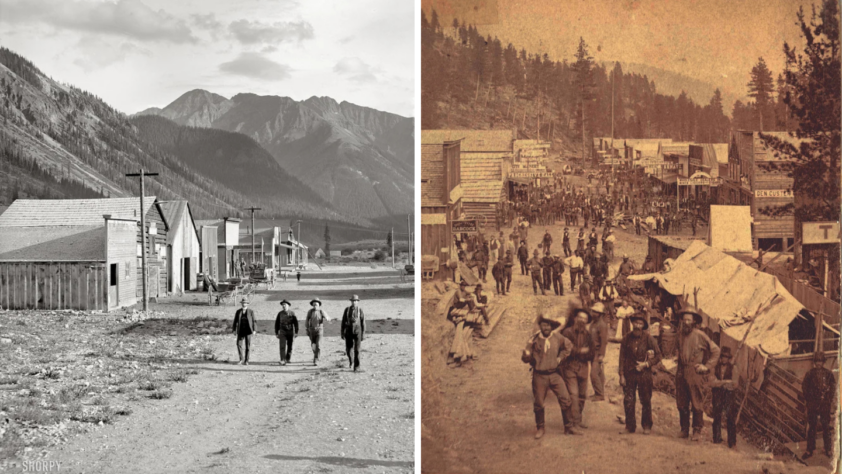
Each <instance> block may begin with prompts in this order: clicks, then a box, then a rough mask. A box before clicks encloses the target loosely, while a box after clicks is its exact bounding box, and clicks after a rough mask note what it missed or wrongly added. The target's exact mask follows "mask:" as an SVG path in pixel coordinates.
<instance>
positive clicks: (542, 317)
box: [538, 314, 561, 330]
mask: <svg viewBox="0 0 842 474" xmlns="http://www.w3.org/2000/svg"><path fill="white" fill-rule="evenodd" d="M544 322H546V323H550V327H552V328H553V329H554V330H555V329H558V328H559V327H561V321H558V320H555V319H552V318H548V317H547V316H546V315H544V314H540V315H538V327H539V328H540V327H541V323H544Z"/></svg>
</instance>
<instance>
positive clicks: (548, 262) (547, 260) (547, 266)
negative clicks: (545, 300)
mask: <svg viewBox="0 0 842 474" xmlns="http://www.w3.org/2000/svg"><path fill="white" fill-rule="evenodd" d="M554 263H555V260H554V259H553V257H552V256H551V255H550V252H549V251H547V252H546V253H545V254H544V258H543V259H542V260H541V264H542V265H543V267H544V289H545V290H547V291H550V289H551V288H552V286H553V264H554Z"/></svg>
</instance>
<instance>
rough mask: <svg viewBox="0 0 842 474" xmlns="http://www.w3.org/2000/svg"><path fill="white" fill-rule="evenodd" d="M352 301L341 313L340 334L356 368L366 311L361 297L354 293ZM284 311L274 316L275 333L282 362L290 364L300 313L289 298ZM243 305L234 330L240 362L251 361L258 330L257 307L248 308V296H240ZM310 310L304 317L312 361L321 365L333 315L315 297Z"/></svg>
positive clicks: (349, 364) (285, 302)
mask: <svg viewBox="0 0 842 474" xmlns="http://www.w3.org/2000/svg"><path fill="white" fill-rule="evenodd" d="M350 301H351V305H350V306H348V307H346V308H345V310H344V311H343V313H342V325H341V327H340V332H339V335H340V337H341V338H342V339H343V340H344V341H345V354H346V355H347V356H348V366H349V367H352V368H353V369H354V372H356V371H357V370H359V368H360V346H361V345H362V342H363V339H364V337H365V312H364V311H363V309H362V308H361V307H360V305H359V302H360V298H359V296H357V295H353V296H351V300H350ZM280 304H281V311H279V312H278V314H277V315H276V317H275V336H276V337H277V338H278V341H279V356H280V362H279V363H278V364H279V365H282V366H283V365H287V364H289V363H290V362H291V361H292V343H293V341H294V340H295V338H296V337H298V317H297V316H296V314H295V311H292V310H291V309H290V307H291V306H292V303H290V302H289V301H288V300H286V299H282V300H281V303H280ZM240 305H241V308H240V309H238V310H237V312H236V313H235V314H234V323H233V325H232V328H231V331H232V332H233V333H234V334H235V335H236V336H237V353H238V355H239V358H240V361H239V362H238V365H249V352H250V351H251V339H252V337H251V336H252V335H253V334H255V333H257V326H256V323H255V316H254V310H252V309H251V308H249V301H248V299H247V298H243V299H242V300H240ZM310 306H311V308H310V310H309V311H307V317H306V319H305V320H304V329H305V331H306V333H307V336H308V338H309V339H310V348H311V349H312V351H313V365H318V363H319V356H320V355H321V342H322V339H323V337H324V324H325V322H327V321H330V320H331V318H330V317H329V316H328V314H327V313H326V312H325V311H324V310H323V309H322V301H321V300H320V299H319V298H313V300H312V301H310Z"/></svg>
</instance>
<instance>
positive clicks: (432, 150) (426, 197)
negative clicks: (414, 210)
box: [421, 145, 447, 206]
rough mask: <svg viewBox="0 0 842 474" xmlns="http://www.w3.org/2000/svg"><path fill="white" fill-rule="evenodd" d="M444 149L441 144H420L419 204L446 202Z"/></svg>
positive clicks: (441, 203) (440, 203) (427, 204)
mask: <svg viewBox="0 0 842 474" xmlns="http://www.w3.org/2000/svg"><path fill="white" fill-rule="evenodd" d="M445 171H446V170H445V162H444V149H443V147H442V146H441V145H422V146H421V205H422V206H430V205H444V204H447V197H446V191H445V188H446V187H447V183H446V182H445Z"/></svg>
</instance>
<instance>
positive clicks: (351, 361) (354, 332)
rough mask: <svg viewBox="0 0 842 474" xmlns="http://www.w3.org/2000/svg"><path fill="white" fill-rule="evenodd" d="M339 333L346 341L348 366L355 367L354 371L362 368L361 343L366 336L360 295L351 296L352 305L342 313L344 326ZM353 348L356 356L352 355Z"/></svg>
mask: <svg viewBox="0 0 842 474" xmlns="http://www.w3.org/2000/svg"><path fill="white" fill-rule="evenodd" d="M339 335H340V336H341V337H342V339H343V340H344V341H345V353H346V354H347V355H348V367H353V368H354V372H356V371H357V370H358V369H359V368H360V344H362V342H363V338H364V337H365V313H364V312H363V309H362V308H360V297H359V296H357V295H353V296H351V306H348V307H347V308H345V312H344V313H342V327H341V328H340V331H339ZM351 349H353V350H354V356H353V357H351Z"/></svg>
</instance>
